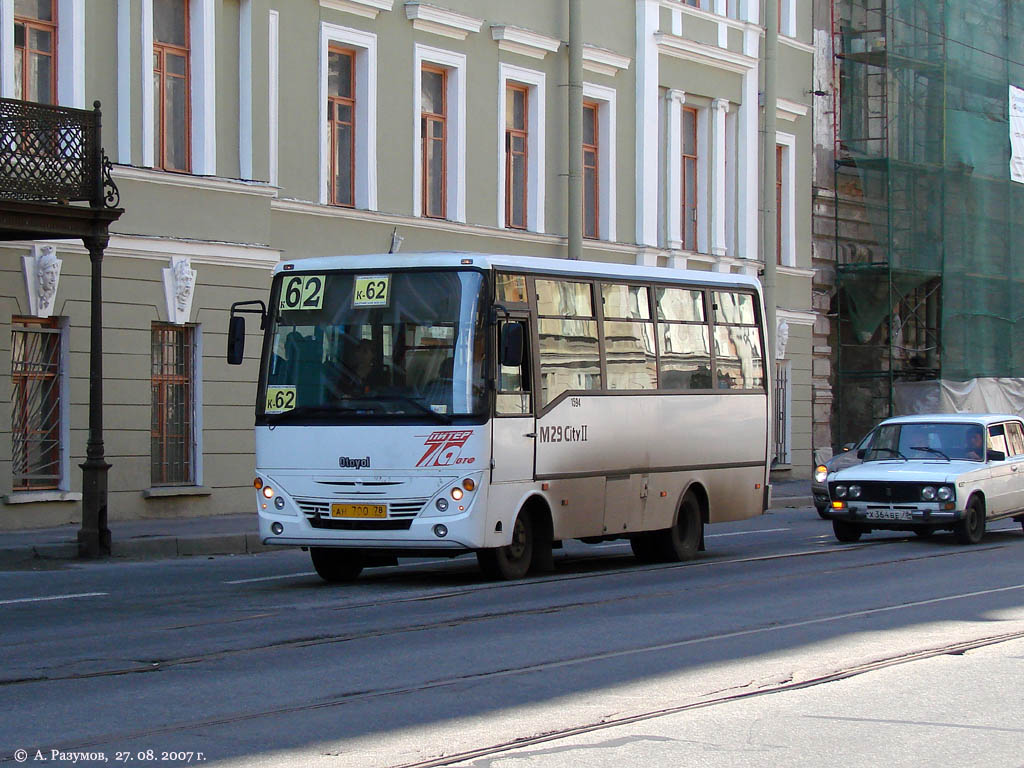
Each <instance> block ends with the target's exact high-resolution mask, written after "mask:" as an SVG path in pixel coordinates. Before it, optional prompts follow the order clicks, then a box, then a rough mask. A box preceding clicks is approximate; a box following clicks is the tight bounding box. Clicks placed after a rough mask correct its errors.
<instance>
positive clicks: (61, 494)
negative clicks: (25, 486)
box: [4, 491, 82, 504]
mask: <svg viewBox="0 0 1024 768" xmlns="http://www.w3.org/2000/svg"><path fill="white" fill-rule="evenodd" d="M81 500H82V494H81V493H78V492H77V491H14V492H13V493H8V494H7V495H6V496H4V504H35V503H38V502H44V501H81Z"/></svg>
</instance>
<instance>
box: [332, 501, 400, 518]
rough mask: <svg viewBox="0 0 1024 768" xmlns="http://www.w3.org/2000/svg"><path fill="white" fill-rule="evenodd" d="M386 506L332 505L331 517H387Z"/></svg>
mask: <svg viewBox="0 0 1024 768" xmlns="http://www.w3.org/2000/svg"><path fill="white" fill-rule="evenodd" d="M387 516H388V507H387V505H386V504H331V517H387Z"/></svg>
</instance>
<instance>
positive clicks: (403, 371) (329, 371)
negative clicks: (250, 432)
mask: <svg viewBox="0 0 1024 768" xmlns="http://www.w3.org/2000/svg"><path fill="white" fill-rule="evenodd" d="M483 296H484V278H483V275H482V274H481V273H479V272H475V271H466V270H460V271H455V270H405V271H399V270H394V271H391V272H386V273H381V272H373V273H372V274H370V273H362V272H328V273H325V274H324V273H321V274H312V273H288V272H285V273H283V274H282V275H280V276H279V277H278V279H277V282H276V283H275V285H274V291H273V293H272V294H271V297H272V303H273V306H272V312H271V317H270V323H271V326H270V333H269V334H268V337H267V341H266V344H265V348H264V354H263V362H262V368H261V375H260V395H259V400H258V405H257V420H258V423H264V424H271V425H272V424H287V423H302V422H305V421H316V422H324V421H330V420H333V419H338V420H344V421H345V422H346V423H351V422H352V421H360V420H367V419H370V420H373V419H377V420H379V419H382V418H383V419H387V418H399V419H404V420H409V419H414V420H416V421H427V422H438V423H448V422H451V421H453V420H454V419H457V418H459V417H479V416H481V415H482V414H483V413H484V411H485V406H486V397H485V393H486V388H485V379H484V347H485V338H486V334H485V327H484V312H483V307H484V301H483Z"/></svg>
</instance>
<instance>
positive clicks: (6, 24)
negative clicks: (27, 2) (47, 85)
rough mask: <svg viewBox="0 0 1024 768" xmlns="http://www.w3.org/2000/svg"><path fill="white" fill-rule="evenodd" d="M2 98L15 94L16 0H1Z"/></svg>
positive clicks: (0, 91) (0, 61)
mask: <svg viewBox="0 0 1024 768" xmlns="http://www.w3.org/2000/svg"><path fill="white" fill-rule="evenodd" d="M0 96H3V97H4V98H5V99H13V98H21V96H20V95H19V96H17V97H16V96H15V94H14V0H0Z"/></svg>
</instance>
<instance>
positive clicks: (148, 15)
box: [117, 0, 217, 176]
mask: <svg viewBox="0 0 1024 768" xmlns="http://www.w3.org/2000/svg"><path fill="white" fill-rule="evenodd" d="M214 8H215V0H189V20H188V23H189V90H190V91H191V93H190V96H191V107H192V125H191V128H192V168H191V170H190V171H189V172H190V173H191V174H192V175H194V176H216V175H217V103H216V74H217V71H216V45H215V41H216V35H217V31H216V27H215V16H214ZM128 16H129V14H124V15H123V16H122V14H120V13H119V14H118V22H119V23H124V24H127V23H130V22H128V20H127V19H128ZM141 32H142V44H141V54H142V55H141V58H140V70H139V71H140V74H141V77H142V165H144V166H145V167H147V168H152V167H153V164H154V162H155V158H154V156H153V155H154V153H153V140H154V137H155V135H156V103H155V101H154V98H155V94H154V93H153V0H142V30H141ZM131 85H132V84H131V82H130V78H124V79H122V78H121V77H119V78H118V81H117V88H118V104H122V103H124V100H130V99H131V95H130V92H129V93H123V91H125V89H128V90H129V91H130V89H131ZM129 103H130V101H129ZM120 119H125V120H128V119H130V116H127V115H126V116H119V120H120ZM122 133H123V131H121V130H119V131H118V134H119V135H121V134H122ZM119 154H120V153H119ZM122 156H123V155H122Z"/></svg>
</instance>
